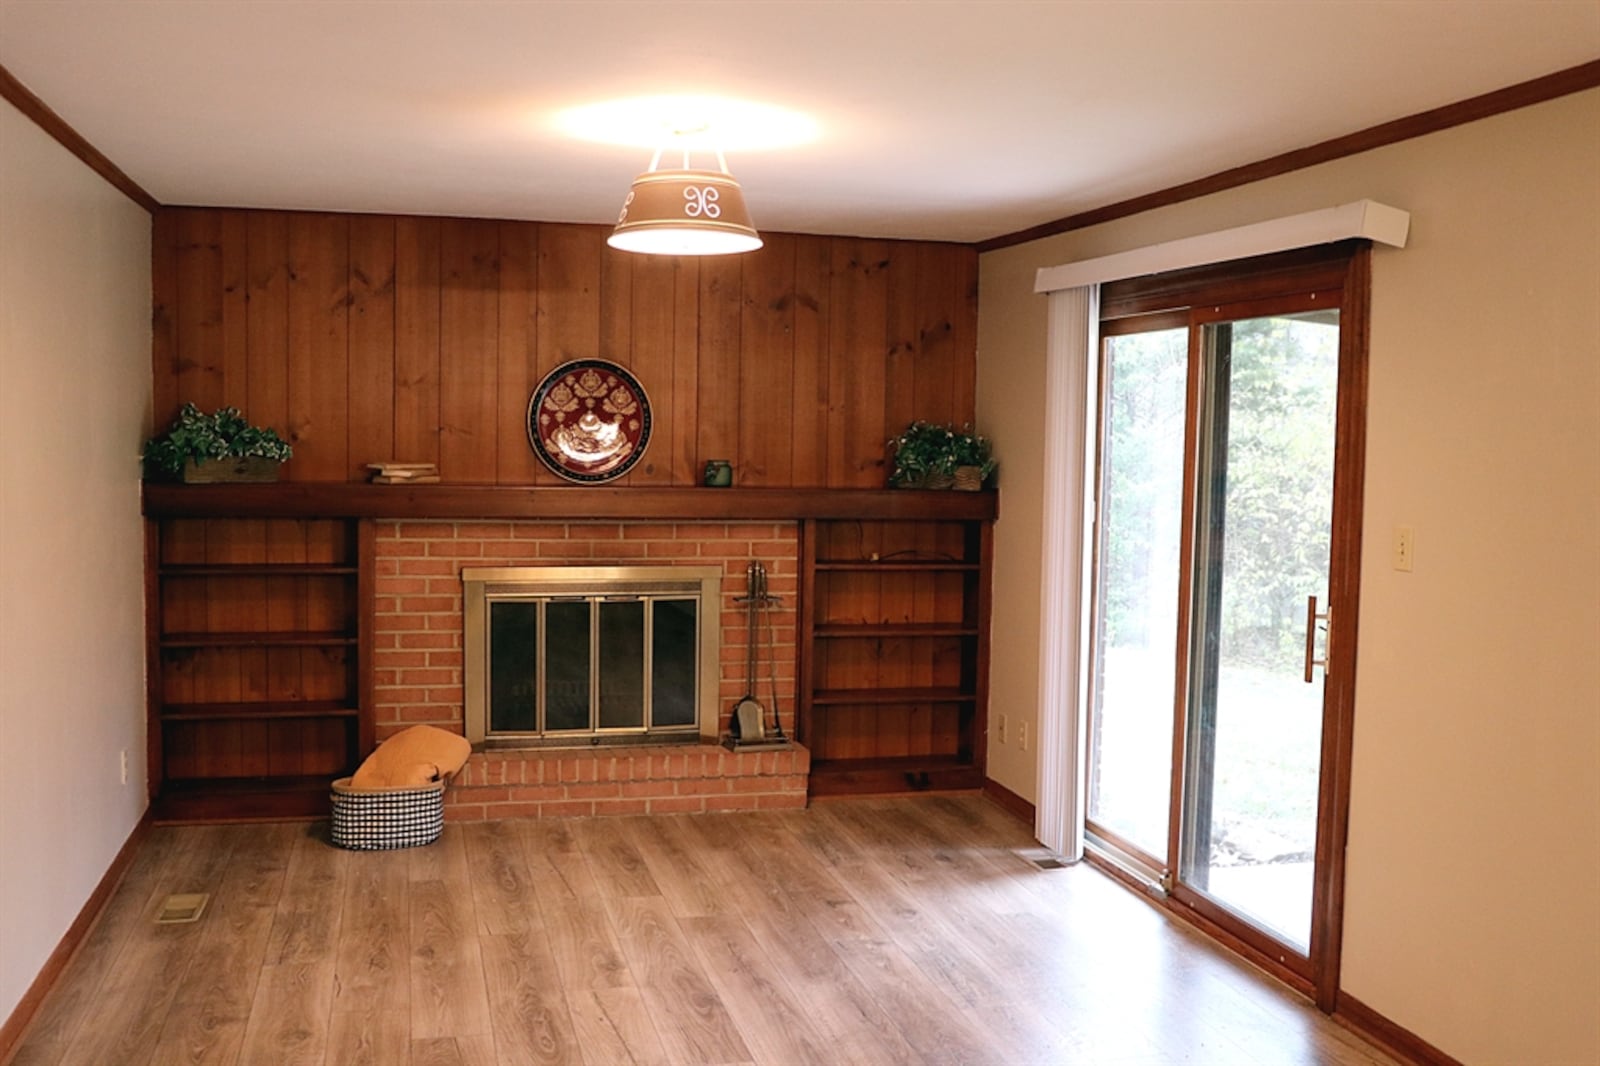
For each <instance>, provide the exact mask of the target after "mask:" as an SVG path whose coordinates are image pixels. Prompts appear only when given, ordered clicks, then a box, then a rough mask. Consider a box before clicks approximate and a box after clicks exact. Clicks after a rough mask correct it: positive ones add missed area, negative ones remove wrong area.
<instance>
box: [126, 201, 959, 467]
mask: <svg viewBox="0 0 1600 1066" xmlns="http://www.w3.org/2000/svg"><path fill="white" fill-rule="evenodd" d="M608 232H609V229H608V227H605V226H587V225H575V224H565V223H561V224H558V223H533V222H482V221H474V220H465V219H438V218H415V217H395V216H372V215H359V216H358V215H338V214H310V213H287V212H273V211H247V210H223V209H210V208H168V209H163V210H162V211H160V212H158V214H157V216H156V221H155V226H154V247H153V250H152V267H153V270H154V313H155V314H154V325H155V328H154V341H153V348H152V367H153V373H154V385H155V398H156V417H157V419H158V421H160V422H161V423H162V424H164V423H165V422H166V421H167V420H169V419H170V418H171V417H172V415H173V414H175V413H176V410H177V408H178V406H179V405H180V404H181V403H183V402H185V401H190V400H192V401H194V402H195V403H198V404H200V405H201V406H203V407H206V408H207V409H211V408H215V407H217V406H219V405H222V404H225V403H231V404H236V405H238V406H239V407H241V408H242V409H243V410H244V412H245V414H246V416H247V417H249V418H250V419H251V420H252V421H255V422H258V423H261V424H266V425H271V426H273V427H275V428H277V429H278V430H279V431H280V432H282V433H284V435H285V436H287V437H289V438H290V439H291V441H292V442H293V443H294V445H295V458H294V459H293V460H292V461H291V462H290V463H289V464H288V465H287V466H286V467H285V469H284V477H285V478H287V479H290V480H297V481H360V480H363V479H364V478H365V476H366V471H365V464H366V463H368V462H374V461H378V460H384V459H395V460H401V461H437V462H439V463H440V464H441V467H442V471H441V472H442V474H443V476H444V479H445V480H446V481H448V482H453V483H460V484H474V483H480V484H486V483H493V484H504V485H528V484H558V483H560V481H559V479H557V478H556V477H555V476H554V475H552V474H550V473H549V472H547V471H546V470H545V469H544V468H543V466H542V465H541V464H539V463H538V462H537V460H536V459H535V457H534V456H533V454H532V452H531V449H530V448H529V446H528V442H527V435H526V428H525V423H524V414H525V409H526V405H527V401H528V395H529V393H531V391H532V390H533V388H534V386H535V385H536V384H537V383H538V381H539V380H540V379H541V378H542V377H543V376H544V374H546V373H548V372H549V371H550V370H551V369H553V368H554V367H556V366H557V365H559V364H561V363H563V362H567V361H570V360H572V359H582V358H595V357H603V358H609V359H614V360H615V361H617V362H618V363H621V364H622V365H624V366H626V367H628V368H629V369H631V370H632V371H633V372H634V373H635V375H636V376H638V377H639V379H640V381H641V382H642V383H643V385H644V387H645V390H646V392H647V393H648V394H649V396H650V400H651V403H652V409H653V412H654V415H655V429H654V435H653V437H652V440H651V444H650V448H649V450H648V451H647V452H646V454H645V457H644V459H643V461H642V462H641V463H640V464H639V466H638V467H637V468H636V469H635V470H634V471H633V472H631V473H630V474H629V475H628V477H627V478H626V480H624V481H623V482H621V484H624V485H640V486H646V485H652V486H654V485H693V484H697V483H698V482H699V480H700V476H701V470H702V468H703V466H704V464H705V461H706V460H707V459H713V458H715V459H724V458H725V459H729V460H731V461H732V462H733V463H734V480H735V484H737V485H763V486H771V487H778V488H785V487H826V488H872V487H878V486H881V485H882V484H883V482H884V478H885V475H886V450H885V446H884V442H885V440H886V439H887V438H888V437H889V436H891V435H893V434H894V433H897V432H899V430H900V429H901V428H902V427H903V426H904V424H905V423H906V422H908V421H910V420H912V419H914V418H922V419H927V420H930V421H938V422H956V423H962V422H968V421H971V420H972V418H973V403H974V398H973V393H974V386H973V383H974V381H975V376H976V363H975V347H976V331H977V310H976V301H977V291H976V285H977V259H976V254H975V253H974V252H972V250H971V249H969V248H966V247H963V246H959V245H949V244H935V243H925V242H911V241H882V240H864V239H857V238H849V237H819V236H796V235H787V234H769V235H768V242H767V246H766V247H765V248H763V249H761V250H759V251H757V252H754V253H751V254H749V255H744V256H733V257H714V258H708V259H702V260H697V259H689V258H683V259H678V258H655V257H640V256H631V255H626V254H622V253H617V252H614V251H612V250H610V249H608V248H607V247H606V244H605V238H606V236H607V234H608Z"/></svg>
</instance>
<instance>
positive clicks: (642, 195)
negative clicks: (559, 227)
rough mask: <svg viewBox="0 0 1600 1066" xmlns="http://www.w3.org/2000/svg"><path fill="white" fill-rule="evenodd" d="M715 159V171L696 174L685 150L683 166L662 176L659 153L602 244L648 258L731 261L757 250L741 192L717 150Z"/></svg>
mask: <svg viewBox="0 0 1600 1066" xmlns="http://www.w3.org/2000/svg"><path fill="white" fill-rule="evenodd" d="M690 132H694V133H702V132H704V131H703V130H696V131H690ZM716 156H717V167H718V168H719V169H717V170H694V169H691V168H690V166H689V151H688V149H684V151H683V166H682V167H681V168H673V169H666V170H663V169H661V168H660V167H661V150H660V149H657V150H656V154H655V156H654V157H653V158H652V159H651V160H650V169H649V170H647V171H645V172H644V173H643V174H640V175H639V176H638V177H637V178H634V179H633V187H632V188H630V189H629V190H628V197H627V199H625V200H624V201H623V202H622V213H621V214H620V215H619V216H618V217H617V228H616V229H614V230H612V232H611V236H610V237H609V238H607V239H606V243H607V244H609V245H611V247H613V248H617V249H619V250H621V251H624V252H642V253H644V254H647V255H732V254H736V253H739V252H753V251H755V250H756V249H757V248H760V247H761V235H760V234H758V233H757V232H756V228H755V226H754V224H752V223H751V221H750V211H749V209H748V208H746V207H745V205H744V190H743V189H741V188H740V187H739V182H738V181H737V180H735V178H734V176H733V175H732V174H730V173H729V172H728V163H727V160H725V159H724V158H723V156H722V152H721V151H720V150H719V151H718V152H717V153H716Z"/></svg>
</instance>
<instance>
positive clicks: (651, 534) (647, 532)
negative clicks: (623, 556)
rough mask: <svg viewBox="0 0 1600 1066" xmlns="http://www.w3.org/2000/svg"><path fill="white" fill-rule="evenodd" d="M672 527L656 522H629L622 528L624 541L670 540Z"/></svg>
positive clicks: (672, 532) (672, 533)
mask: <svg viewBox="0 0 1600 1066" xmlns="http://www.w3.org/2000/svg"><path fill="white" fill-rule="evenodd" d="M673 535H674V531H673V528H672V526H670V525H667V524H665V523H656V522H629V523H627V524H626V525H624V526H623V527H622V539H624V540H671V539H672V537H673Z"/></svg>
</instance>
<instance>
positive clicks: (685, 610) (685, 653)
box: [650, 600, 699, 727]
mask: <svg viewBox="0 0 1600 1066" xmlns="http://www.w3.org/2000/svg"><path fill="white" fill-rule="evenodd" d="M695 606H696V604H695V601H694V600H657V601H656V602H655V604H654V608H655V610H654V622H655V632H654V634H653V640H652V647H651V651H652V653H653V658H652V660H651V670H650V684H651V691H650V698H651V701H652V703H651V722H652V724H653V725H655V726H657V727H661V726H674V725H693V724H694V723H695V722H696V721H698V719H699V716H698V714H697V713H696V703H697V701H696V694H695V681H696V674H697V671H696V670H695V660H696V657H697V656H696V652H697V648H696V646H695V645H696V643H697V637H696V633H695Z"/></svg>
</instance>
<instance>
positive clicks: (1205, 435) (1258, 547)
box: [1179, 311, 1339, 951]
mask: <svg viewBox="0 0 1600 1066" xmlns="http://www.w3.org/2000/svg"><path fill="white" fill-rule="evenodd" d="M1204 342H1205V345H1204V346H1205V351H1206V359H1207V363H1206V366H1207V372H1208V380H1209V381H1210V383H1211V384H1210V386H1209V388H1208V396H1207V400H1206V405H1205V410H1204V414H1203V417H1202V427H1203V428H1202V445H1201V452H1200V454H1201V458H1200V482H1199V484H1200V510H1199V516H1198V529H1199V538H1198V546H1197V552H1196V555H1197V559H1198V564H1197V569H1198V573H1197V577H1196V581H1197V588H1196V597H1195V620H1194V629H1195V642H1194V646H1195V652H1194V662H1193V664H1192V667H1193V678H1194V679H1193V682H1192V685H1191V697H1190V713H1189V734H1190V735H1189V742H1188V751H1189V762H1190V765H1189V768H1188V773H1187V780H1188V782H1189V784H1188V788H1187V790H1186V794H1185V818H1186V822H1187V824H1186V826H1185V834H1184V836H1185V848H1184V854H1183V859H1182V862H1181V863H1180V867H1179V869H1180V873H1181V876H1182V878H1183V880H1184V882H1185V883H1187V884H1189V885H1191V886H1193V887H1194V888H1197V889H1199V890H1201V891H1203V892H1206V893H1208V894H1209V895H1210V896H1212V897H1213V898H1214V899H1216V900H1217V901H1219V902H1220V903H1222V904H1223V905H1224V906H1226V907H1228V908H1229V909H1231V910H1233V911H1234V912H1235V913H1236V914H1239V915H1242V916H1244V917H1245V918H1247V919H1248V920H1250V921H1252V922H1254V923H1256V924H1257V925H1260V926H1263V927H1265V928H1266V929H1268V930H1269V931H1271V932H1273V933H1275V934H1277V935H1278V936H1280V937H1281V938H1282V939H1284V940H1287V941H1288V942H1289V943H1290V944H1291V945H1293V946H1295V947H1297V948H1299V949H1300V950H1301V951H1306V950H1308V949H1309V947H1310V942H1311V891H1312V875H1313V860H1314V857H1315V852H1316V837H1317V795H1318V782H1319V780H1320V772H1319V771H1320V765H1321V752H1322V698H1323V687H1322V685H1321V683H1320V679H1319V683H1316V684H1307V683H1306V681H1305V658H1306V656H1305V637H1306V633H1305V627H1306V599H1307V597H1308V596H1316V597H1317V602H1318V603H1319V604H1326V603H1327V584H1328V582H1327V573H1328V559H1329V549H1330V545H1331V542H1332V530H1333V470H1334V411H1335V406H1336V402H1337V398H1338V369H1339V322H1338V315H1337V313H1336V312H1323V311H1319V312H1313V313H1308V314H1299V315H1278V316H1273V317H1270V318H1256V319H1248V320H1244V321H1238V322H1224V323H1219V324H1216V325H1211V326H1207V327H1206V328H1205V335H1204Z"/></svg>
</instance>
